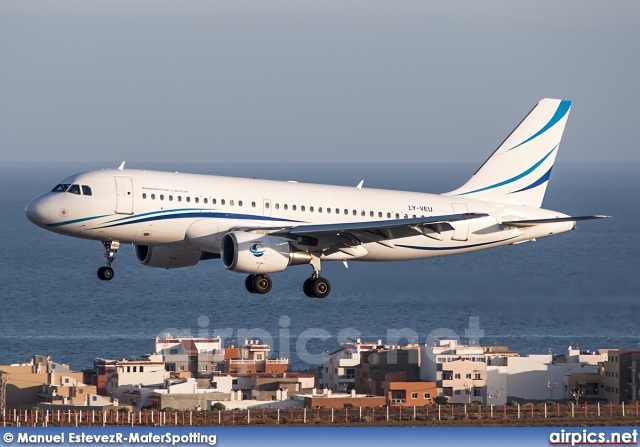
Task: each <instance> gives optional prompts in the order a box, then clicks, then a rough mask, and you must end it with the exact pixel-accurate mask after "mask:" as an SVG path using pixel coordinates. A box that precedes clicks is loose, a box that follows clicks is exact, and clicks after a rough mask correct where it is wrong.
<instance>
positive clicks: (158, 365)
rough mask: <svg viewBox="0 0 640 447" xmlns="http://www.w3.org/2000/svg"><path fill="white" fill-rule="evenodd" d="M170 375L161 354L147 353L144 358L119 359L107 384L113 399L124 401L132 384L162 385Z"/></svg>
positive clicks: (108, 392)
mask: <svg viewBox="0 0 640 447" xmlns="http://www.w3.org/2000/svg"><path fill="white" fill-rule="evenodd" d="M169 377H170V373H169V371H166V370H165V364H164V362H163V361H162V357H161V356H159V355H145V356H143V358H142V359H140V360H137V359H130V360H126V359H123V360H118V361H116V362H115V365H114V368H113V369H112V370H110V372H109V374H108V378H107V383H106V386H105V389H106V393H107V395H108V396H109V397H111V398H112V399H118V400H119V401H121V402H122V401H124V397H125V395H124V393H125V392H126V391H128V390H129V388H130V387H131V386H132V385H140V386H155V387H160V386H161V385H162V384H163V383H164V381H165V380H166V379H168V378H169Z"/></svg>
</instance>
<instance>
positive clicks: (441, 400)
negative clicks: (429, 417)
mask: <svg viewBox="0 0 640 447" xmlns="http://www.w3.org/2000/svg"><path fill="white" fill-rule="evenodd" d="M433 403H434V404H437V405H447V404H448V403H449V398H448V397H447V396H436V397H435V398H434V399H433Z"/></svg>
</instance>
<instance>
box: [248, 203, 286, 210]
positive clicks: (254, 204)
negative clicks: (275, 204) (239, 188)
mask: <svg viewBox="0 0 640 447" xmlns="http://www.w3.org/2000/svg"><path fill="white" fill-rule="evenodd" d="M251 207H252V208H255V207H256V202H251ZM285 209H286V208H285Z"/></svg>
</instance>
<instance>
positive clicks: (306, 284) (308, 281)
mask: <svg viewBox="0 0 640 447" xmlns="http://www.w3.org/2000/svg"><path fill="white" fill-rule="evenodd" d="M312 283H313V278H307V279H306V280H305V281H304V283H303V284H302V291H303V292H304V294H305V295H307V296H308V297H309V298H315V296H314V295H313V290H311V284H312Z"/></svg>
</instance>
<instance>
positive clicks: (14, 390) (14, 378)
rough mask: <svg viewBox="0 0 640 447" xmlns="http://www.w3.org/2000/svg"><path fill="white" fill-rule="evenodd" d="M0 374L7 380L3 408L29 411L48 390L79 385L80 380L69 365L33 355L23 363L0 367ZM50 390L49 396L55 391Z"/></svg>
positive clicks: (78, 375)
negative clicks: (4, 405) (27, 409)
mask: <svg viewBox="0 0 640 447" xmlns="http://www.w3.org/2000/svg"><path fill="white" fill-rule="evenodd" d="M0 371H3V372H4V375H5V376H6V379H7V383H6V396H5V399H6V405H7V408H32V407H34V406H36V405H37V404H38V403H39V402H41V400H42V399H43V393H44V394H45V395H46V394H47V393H48V391H47V390H49V387H51V386H53V387H61V386H64V385H71V384H77V383H80V384H81V383H82V379H83V374H82V372H74V371H71V369H70V368H69V365H65V364H62V363H57V362H54V361H53V360H51V357H46V356H44V355H34V356H33V357H32V358H31V359H30V360H29V361H28V362H26V363H14V364H10V365H0ZM50 391H51V395H52V396H53V394H55V391H54V390H53V389H51V390H50ZM65 392H66V391H65ZM44 398H45V399H46V397H44Z"/></svg>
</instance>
